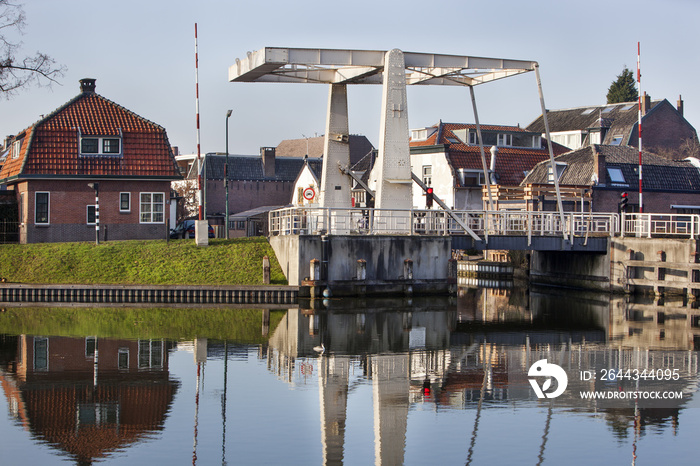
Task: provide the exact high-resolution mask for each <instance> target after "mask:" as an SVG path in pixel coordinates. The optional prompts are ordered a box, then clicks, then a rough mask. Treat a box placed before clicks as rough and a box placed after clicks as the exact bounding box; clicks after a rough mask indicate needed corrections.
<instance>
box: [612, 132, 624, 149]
mask: <svg viewBox="0 0 700 466" xmlns="http://www.w3.org/2000/svg"><path fill="white" fill-rule="evenodd" d="M620 144H622V135H621V134H616V135H614V136H613V138H612V141H610V145H611V146H619V145H620Z"/></svg>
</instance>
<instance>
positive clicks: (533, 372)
mask: <svg viewBox="0 0 700 466" xmlns="http://www.w3.org/2000/svg"><path fill="white" fill-rule="evenodd" d="M527 375H528V376H529V377H549V378H548V379H547V380H545V381H544V383H543V384H542V388H540V385H539V384H538V383H537V380H535V379H529V381H530V385H532V389H533V390H535V394H536V395H537V398H556V397H558V396H559V395H561V394H562V393H564V390H566V384H567V383H569V378H568V377H567V376H566V372H564V369H562V368H561V367H559V366H557V365H556V364H548V363H547V360H546V359H540V360H539V361H537V362H535V363H534V364H533V365H532V366H530V370H529V371H527ZM552 378H554V379H556V381H557V389H556V390H554V391H553V392H551V393H545V392H546V391H547V390H548V389H549V388H551V386H552Z"/></svg>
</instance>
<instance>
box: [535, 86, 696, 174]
mask: <svg viewBox="0 0 700 466" xmlns="http://www.w3.org/2000/svg"><path fill="white" fill-rule="evenodd" d="M641 110H642V149H644V150H646V151H649V152H652V153H655V154H657V155H662V156H664V157H666V158H670V159H674V160H677V159H683V158H685V157H688V156H697V155H698V154H696V153H689V152H688V148H689V147H688V146H690V147H696V146H697V141H698V135H697V132H696V131H695V128H694V127H693V126H692V125H691V124H690V123H689V122H688V121H687V120H686V119H685V118H684V117H683V100H682V99H681V98H680V97H679V98H678V102H677V105H676V106H675V107H674V106H673V105H672V104H671V103H670V102H669V101H668V100H666V99H663V100H654V101H652V100H651V97H650V96H649V95H647V94H646V93H645V94H644V96H643V97H642V109H641ZM547 121H548V122H549V131H550V135H551V137H552V141H554V142H556V143H559V144H562V145H564V146H566V147H568V148H569V149H570V150H577V149H579V148H581V147H585V146H587V145H590V144H602V145H610V146H631V147H636V148H639V132H638V128H637V126H638V122H639V103H638V102H622V103H617V104H608V105H593V106H587V107H578V108H569V109H561V110H548V111H547ZM527 130H528V131H532V132H536V133H541V134H543V135H544V132H545V128H544V120H543V118H542V115H540V116H539V117H537V119H535V121H533V122H532V123H530V125H528V126H527Z"/></svg>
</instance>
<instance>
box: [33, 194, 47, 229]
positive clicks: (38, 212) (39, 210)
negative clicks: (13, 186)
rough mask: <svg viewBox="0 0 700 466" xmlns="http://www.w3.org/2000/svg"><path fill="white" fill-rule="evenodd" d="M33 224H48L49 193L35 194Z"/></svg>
mask: <svg viewBox="0 0 700 466" xmlns="http://www.w3.org/2000/svg"><path fill="white" fill-rule="evenodd" d="M34 223H37V224H48V223H49V193H35V197H34Z"/></svg>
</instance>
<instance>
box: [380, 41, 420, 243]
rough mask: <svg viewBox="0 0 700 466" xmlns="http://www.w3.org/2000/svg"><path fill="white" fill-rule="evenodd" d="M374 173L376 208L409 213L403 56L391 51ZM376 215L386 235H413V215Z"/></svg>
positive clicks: (409, 159)
mask: <svg viewBox="0 0 700 466" xmlns="http://www.w3.org/2000/svg"><path fill="white" fill-rule="evenodd" d="M375 171H376V173H375V175H376V181H377V189H376V200H375V207H376V208H377V209H405V210H406V211H408V210H410V209H411V207H412V202H413V201H412V200H413V196H412V188H413V181H412V179H411V156H410V153H409V147H408V111H407V99H406V75H405V63H404V55H403V52H402V51H401V50H398V49H394V50H390V51H388V52H387V53H386V57H385V59H384V81H383V87H382V117H381V126H380V133H379V156H378V159H377V163H376V170H375ZM375 215H376V218H375V222H376V221H379V222H383V223H384V222H385V223H386V227H384V228H383V230H384V231H383V232H384V233H408V232H410V231H411V222H410V220H411V218H410V216H411V214H410V212H405V213H404V212H378V213H377V214H375ZM387 217H391V218H387ZM394 217H400V218H394Z"/></svg>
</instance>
